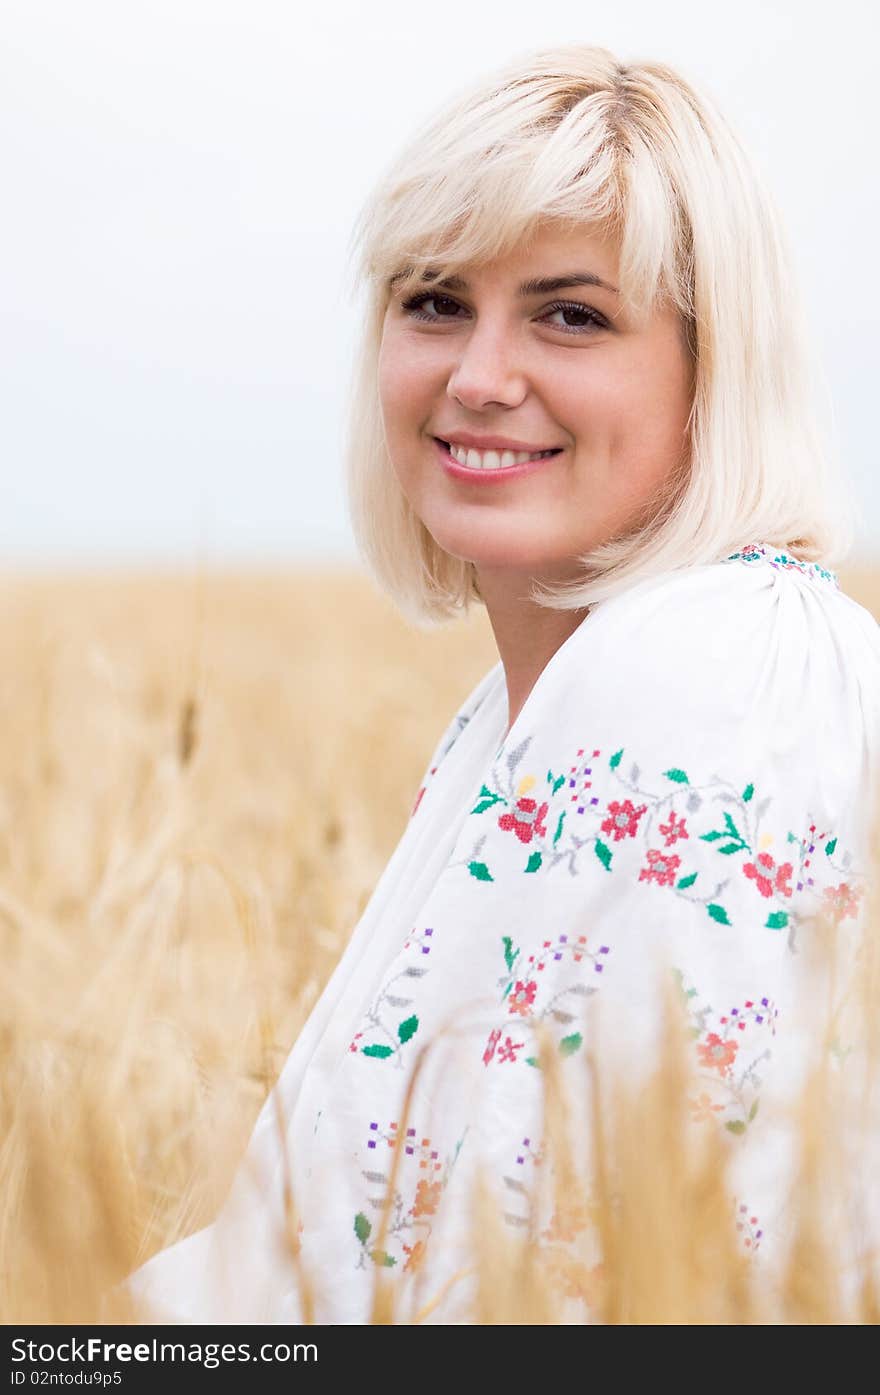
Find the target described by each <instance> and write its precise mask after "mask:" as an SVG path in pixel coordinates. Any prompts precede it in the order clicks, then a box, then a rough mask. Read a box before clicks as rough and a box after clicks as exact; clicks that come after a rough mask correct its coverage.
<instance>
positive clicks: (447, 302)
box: [402, 291, 608, 334]
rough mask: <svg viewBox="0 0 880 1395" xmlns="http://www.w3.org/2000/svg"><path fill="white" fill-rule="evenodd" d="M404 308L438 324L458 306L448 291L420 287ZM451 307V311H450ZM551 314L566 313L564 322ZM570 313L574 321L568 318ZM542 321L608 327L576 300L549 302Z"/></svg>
mask: <svg viewBox="0 0 880 1395" xmlns="http://www.w3.org/2000/svg"><path fill="white" fill-rule="evenodd" d="M430 305H433V306H434V310H433V312H429V313H427V314H426V313H425V310H424V307H425V306H430ZM402 309H403V310H404V312H405V313H406V314H407V315H409V316H411V317H412V318H413V319H416V320H425V321H426V322H427V323H429V324H437V323H439V321H441V320H453V319H455V317H456V316H455V312H456V311H457V310H460V309H461V306H460V305H459V303H458V301H456V300H452V298H451V297H450V296H447V295H436V294H432V293H431V292H430V291H420V292H419V294H418V295H414V296H411V297H410V299H409V300H405V301H404V302H403V305H402ZM450 310H451V312H452V313H450ZM552 315H562V316H563V317H569V318H568V319H567V320H563V322H561V323H560V322H556V323H554V322H553V321H552V320H551V319H550V318H548V317H550V316H552ZM571 317H573V318H574V321H575V322H574V323H573V324H572V323H571V322H570V319H571ZM541 322H542V323H547V324H550V326H551V328H552V329H561V330H563V331H564V332H565V333H566V334H590V333H595V331H596V330H597V329H607V328H608V321H607V320H605V319H604V318H603V316H601V315H599V314H598V313H597V312H596V311H595V310H592V309H591V308H590V306H589V305H581V304H580V303H579V302H578V301H560V302H559V303H558V304H556V305H551V306H549V307H548V309H547V310H545V311H544V315H543V317H542V320H541Z"/></svg>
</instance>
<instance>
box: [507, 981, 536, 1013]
mask: <svg viewBox="0 0 880 1395" xmlns="http://www.w3.org/2000/svg"><path fill="white" fill-rule="evenodd" d="M537 991H538V985H537V983H535V980H534V979H529V981H528V983H522V982H520V980H519V979H517V981H516V983H515V984H514V988H513V992H512V993H511V995H510V997H509V998H508V1000H507V1001H508V1004H509V1007H510V1011H511V1012H518V1013H519V1015H520V1017H528V1015H529V1012H530V1011H531V1007H532V1003H533V1002H534V1001H535V994H536V993H537Z"/></svg>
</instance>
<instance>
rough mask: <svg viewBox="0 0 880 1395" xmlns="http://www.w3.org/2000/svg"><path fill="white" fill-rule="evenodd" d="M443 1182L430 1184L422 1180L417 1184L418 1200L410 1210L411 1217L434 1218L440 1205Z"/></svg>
mask: <svg viewBox="0 0 880 1395" xmlns="http://www.w3.org/2000/svg"><path fill="white" fill-rule="evenodd" d="M442 1191H443V1183H442V1182H428V1181H426V1180H425V1178H422V1180H421V1181H420V1182H417V1183H416V1199H415V1202H414V1203H413V1205H412V1206H411V1207H410V1208H409V1211H410V1215H411V1216H433V1215H434V1212H435V1211H436V1210H437V1207H438V1206H439V1205H440V1194H441V1192H442Z"/></svg>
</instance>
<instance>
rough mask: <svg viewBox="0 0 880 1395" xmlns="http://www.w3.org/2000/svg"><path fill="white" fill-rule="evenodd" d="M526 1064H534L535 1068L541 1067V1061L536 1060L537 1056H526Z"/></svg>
mask: <svg viewBox="0 0 880 1395" xmlns="http://www.w3.org/2000/svg"><path fill="white" fill-rule="evenodd" d="M526 1065H527V1066H535V1067H536V1069H537V1070H540V1069H541V1062H540V1061H539V1060H538V1058H537V1056H526Z"/></svg>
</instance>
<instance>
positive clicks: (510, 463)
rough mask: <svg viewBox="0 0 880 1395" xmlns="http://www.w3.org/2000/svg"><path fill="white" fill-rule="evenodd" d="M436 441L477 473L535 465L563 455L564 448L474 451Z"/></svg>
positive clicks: (451, 455) (456, 460)
mask: <svg viewBox="0 0 880 1395" xmlns="http://www.w3.org/2000/svg"><path fill="white" fill-rule="evenodd" d="M434 440H435V441H437V443H438V444H439V445H441V446H442V447H443V448H444V450H445V451H447V453H448V454H449V457H450V459H451V460H453V461H454V462H455V464H456V465H459V466H461V467H462V468H463V469H468V470H474V471H475V472H479V471H483V470H489V471H493V472H494V471H496V470H498V471H504V470H511V469H515V468H516V467H517V466H522V465H529V464H533V463H535V462H537V461H539V460H550V459H551V458H552V457H553V456H554V455H561V454H562V447H561V446H555V447H553V448H552V449H551V450H540V451H527V450H523V451H513V450H482V451H478V450H474V449H472V448H471V447H469V446H457V445H455V444H454V443H452V442H450V441H444V440H442V438H441V437H440V436H435V437H434Z"/></svg>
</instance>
